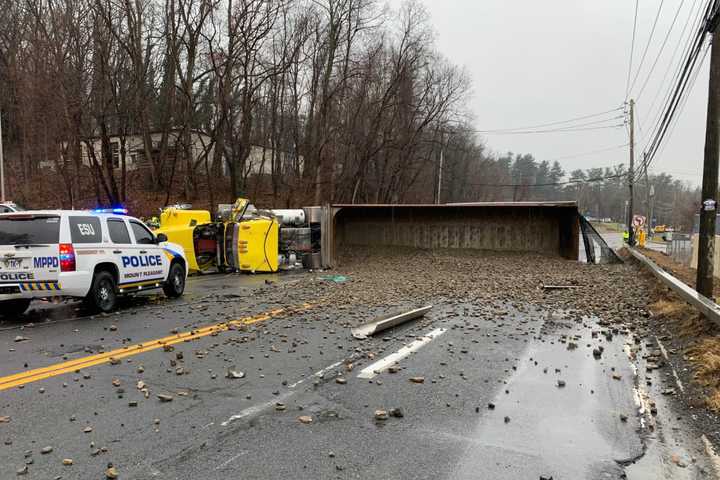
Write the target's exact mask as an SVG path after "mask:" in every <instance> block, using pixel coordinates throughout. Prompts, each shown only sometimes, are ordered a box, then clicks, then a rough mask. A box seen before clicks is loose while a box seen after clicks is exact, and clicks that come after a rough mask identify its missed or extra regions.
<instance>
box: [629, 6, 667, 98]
mask: <svg viewBox="0 0 720 480" xmlns="http://www.w3.org/2000/svg"><path fill="white" fill-rule="evenodd" d="M664 3H665V0H661V1H660V6H659V7H658V11H657V15H655V21H654V22H653V26H652V30H650V37H649V38H648V41H647V44H646V45H645V50H643V54H642V57H641V58H640V66H639V67H638V69H637V73H636V74H635V78H633V81H632V83H631V84H630V90H632V89H633V87H635V82H637V79H638V75H640V72H641V71H642V67H643V63H645V56H646V55H647V52H648V49H649V48H650V43H651V42H652V39H653V35H655V28H656V27H657V23H658V19H659V18H660V13H661V12H662V7H663V4H664Z"/></svg>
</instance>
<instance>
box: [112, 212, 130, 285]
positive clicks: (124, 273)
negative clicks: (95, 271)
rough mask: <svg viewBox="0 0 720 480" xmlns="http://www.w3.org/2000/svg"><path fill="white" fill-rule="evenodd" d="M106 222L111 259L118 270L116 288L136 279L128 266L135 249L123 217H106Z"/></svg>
mask: <svg viewBox="0 0 720 480" xmlns="http://www.w3.org/2000/svg"><path fill="white" fill-rule="evenodd" d="M106 223H107V231H108V235H109V237H110V238H109V240H110V243H111V244H112V245H111V246H110V248H112V250H111V252H112V256H113V260H114V262H115V265H117V268H118V272H119V278H118V288H119V289H122V288H123V284H124V283H130V282H136V281H137V280H136V279H135V275H134V273H133V272H132V269H131V267H130V257H131V256H132V255H134V253H135V249H134V246H133V242H132V239H131V238H130V231H129V230H128V225H127V222H126V221H125V219H124V218H122V217H116V218H113V217H108V218H107V219H106Z"/></svg>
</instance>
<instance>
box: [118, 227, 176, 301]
mask: <svg viewBox="0 0 720 480" xmlns="http://www.w3.org/2000/svg"><path fill="white" fill-rule="evenodd" d="M128 223H129V224H130V230H131V231H132V234H133V238H134V240H135V241H134V243H133V245H132V250H133V255H132V256H131V257H130V259H129V260H128V261H129V266H130V268H131V271H133V272H135V273H137V280H136V283H137V284H139V285H137V286H138V287H140V288H152V287H154V286H159V285H160V284H161V283H162V282H164V281H165V279H166V278H167V274H168V268H169V265H170V262H169V260H168V259H167V257H166V256H165V254H164V252H163V249H162V247H160V246H159V245H157V244H156V243H155V235H153V234H152V232H151V231H150V230H148V228H147V227H146V226H145V225H143V224H142V223H140V222H139V221H137V220H135V219H129V220H128Z"/></svg>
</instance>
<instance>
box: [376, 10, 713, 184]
mask: <svg viewBox="0 0 720 480" xmlns="http://www.w3.org/2000/svg"><path fill="white" fill-rule="evenodd" d="M399 1H400V0H392V1H391V2H390V3H391V5H393V6H396V5H398V4H399ZM424 3H425V5H426V7H427V8H428V10H429V12H430V15H431V22H432V25H433V28H434V30H435V32H436V40H437V46H438V48H439V49H440V51H441V52H442V53H443V54H445V55H446V56H447V57H449V58H450V59H451V60H452V61H453V62H455V63H457V64H460V65H463V66H465V67H466V68H467V70H468V71H469V72H470V74H471V76H472V81H473V90H474V91H473V98H472V102H471V110H472V112H473V114H474V115H475V118H476V121H475V127H476V128H477V129H479V130H491V129H501V128H515V127H523V126H528V125H536V124H543V123H549V122H554V121H563V120H566V119H570V118H574V117H579V116H584V115H588V114H593V113H596V112H602V111H606V110H610V109H612V108H615V107H618V106H620V105H621V104H622V103H623V101H624V99H625V87H626V81H627V75H628V64H629V57H630V44H631V37H632V25H633V15H634V8H635V7H634V6H635V2H634V1H633V0H601V1H598V0H542V1H540V0H425V1H424ZM661 3H662V2H661V0H640V7H639V12H638V22H637V38H636V42H635V55H634V66H633V73H632V77H634V76H635V71H636V70H637V66H638V65H639V63H640V58H641V56H642V53H643V50H644V49H645V46H646V44H647V42H648V38H649V36H650V31H651V29H652V25H653V21H654V19H655V16H656V14H657V12H658V7H659V6H660V4H661ZM681 3H682V4H683V5H682V8H681V10H680V13H679V15H678V17H677V20H676V23H675V25H674V27H673V29H672V31H671V33H670V37H669V40H668V42H667V45H666V46H665V49H664V51H663V53H662V55H661V56H660V57H659V60H658V62H657V66H656V67H655V70H654V72H653V74H652V76H650V80H649V81H648V83H647V86H646V87H645V90H644V91H643V93H642V95H640V96H639V98H638V102H637V112H638V119H639V122H638V123H639V128H636V132H637V140H636V142H637V149H636V152H637V157H636V163H637V162H639V160H640V158H641V152H642V150H643V147H644V146H645V145H646V143H647V141H648V138H649V137H650V133H651V132H650V130H651V129H652V126H653V125H654V123H656V120H655V118H656V117H657V115H658V112H659V110H660V107H661V103H662V101H663V99H664V96H665V95H666V92H667V91H668V90H669V88H670V80H671V79H672V76H673V75H674V73H675V71H676V69H677V65H679V64H680V59H681V57H682V56H683V46H684V41H685V38H686V37H687V36H689V34H690V30H691V28H690V27H688V28H687V30H686V31H685V34H684V36H683V37H682V39H681V37H680V33H681V31H682V29H683V27H684V26H685V24H686V21H687V19H688V17H689V15H690V13H691V7H693V0H684V1H683V0H666V1H665V2H664V5H663V8H662V10H661V13H660V17H659V20H658V24H657V27H656V30H655V34H654V36H653V38H652V42H651V43H650V47H649V49H648V52H647V56H646V58H645V61H644V63H643V67H642V71H641V72H640V74H639V76H638V79H637V82H636V85H635V87H634V89H633V91H632V93H631V96H633V97H637V95H638V93H639V91H640V89H641V86H642V84H643V83H644V82H645V79H646V78H647V76H648V73H649V71H650V69H651V67H652V65H653V62H654V61H655V59H656V58H657V57H658V52H659V50H660V47H661V45H662V42H663V40H664V38H665V36H666V35H667V33H668V30H669V28H670V25H671V23H672V20H673V17H674V16H675V13H676V11H677V10H678V7H679V5H680V4H681ZM701 3H704V2H703V0H695V7H694V9H693V10H692V13H693V18H694V15H695V12H697V11H698V10H699V8H700V4H701ZM679 42H680V43H681V44H680V47H679V48H678V49H677V53H676V55H675V58H674V59H673V61H672V65H673V67H672V69H671V70H670V74H669V75H668V76H667V78H666V79H665V84H664V85H663V84H661V80H662V79H663V76H664V75H665V72H666V71H667V69H668V66H669V65H670V60H671V56H672V54H673V52H674V51H675V50H676V46H677V44H678V43H679ZM708 63H709V55H708V56H706V57H705V60H704V62H703V67H702V68H701V70H700V72H699V76H698V77H697V81H696V82H695V85H694V88H693V90H692V93H691V94H690V96H689V98H688V101H687V104H686V105H685V108H684V109H683V111H682V115H681V116H680V117H679V119H678V121H677V125H676V126H675V127H674V131H673V132H672V135H671V136H670V138H669V140H667V137H666V145H665V146H664V147H663V149H662V152H661V154H660V155H658V156H657V157H656V159H655V161H654V163H653V167H652V169H651V171H655V172H660V171H664V172H667V173H670V174H672V175H673V176H675V177H677V178H680V179H681V180H684V181H690V182H693V183H695V184H699V183H700V181H701V169H702V155H703V144H704V137H705V108H706V101H707V77H708V73H707V70H708V69H707V64H708ZM632 77H631V81H632ZM658 92H661V95H660V97H659V99H658V100H656V101H655V106H654V107H653V109H652V110H651V109H650V108H651V106H652V104H653V100H654V99H655V97H656V95H658ZM610 116H612V115H608V117H610ZM600 118H603V117H600ZM593 120H596V119H595V118H592V119H588V120H585V122H591V121H593ZM619 122H621V121H619ZM613 123H614V122H608V123H607V124H608V125H609V124H613ZM485 139H486V142H487V145H488V146H489V147H490V148H491V149H492V150H493V151H495V152H505V151H508V150H511V151H513V152H516V153H532V154H533V155H535V157H536V158H537V159H539V160H545V159H547V160H553V159H556V158H558V157H566V156H573V155H575V154H579V153H585V152H589V151H596V150H599V149H604V148H606V147H613V146H619V145H622V144H624V143H627V142H628V136H627V131H626V130H625V129H624V128H620V129H603V130H591V131H583V132H573V133H552V134H534V135H512V136H508V135H502V136H498V135H486V136H485ZM628 159H629V153H628V150H627V147H626V148H623V149H616V150H612V151H607V152H604V153H599V154H595V155H590V156H583V157H578V158H567V159H560V160H559V161H560V162H561V164H562V165H563V167H564V168H565V170H566V171H570V170H572V169H576V168H591V167H605V166H612V165H616V164H619V163H625V164H626V165H627V164H628Z"/></svg>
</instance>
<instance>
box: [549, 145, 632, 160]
mask: <svg viewBox="0 0 720 480" xmlns="http://www.w3.org/2000/svg"><path fill="white" fill-rule="evenodd" d="M628 145H630V143H623V144H622V145H615V146H613V147H605V148H600V149H597V150H590V151H588V152H582V153H576V154H573V155H565V156H562V157H555V158H546V159H544V161H546V162H555V161H558V160H568V159H571V158H580V157H589V156H591V155H596V154H598V153H604V152H611V151H613V150H620V149H621V148H625V147H627V146H628Z"/></svg>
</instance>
